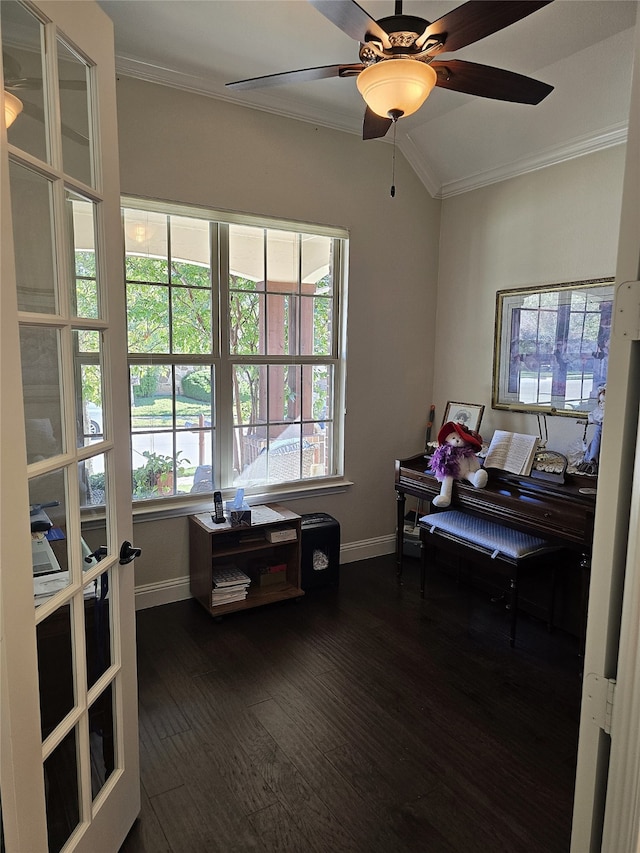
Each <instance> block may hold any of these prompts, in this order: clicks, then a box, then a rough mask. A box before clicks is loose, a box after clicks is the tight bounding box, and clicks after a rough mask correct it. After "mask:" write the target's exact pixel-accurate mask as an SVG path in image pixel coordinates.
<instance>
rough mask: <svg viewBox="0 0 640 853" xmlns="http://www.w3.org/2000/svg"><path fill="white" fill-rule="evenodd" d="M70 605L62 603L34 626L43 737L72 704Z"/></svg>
mask: <svg viewBox="0 0 640 853" xmlns="http://www.w3.org/2000/svg"><path fill="white" fill-rule="evenodd" d="M72 606H73V605H72V604H71V603H68V604H64V605H63V606H62V607H59V608H58V609H57V610H55V611H54V612H53V613H51V614H50V615H49V616H47V618H46V619H43V620H42V622H39V623H38V625H37V626H36V634H37V640H38V676H39V683H40V720H41V728H42V739H43V740H44V739H45V738H46V737H47V736H48V735H50V734H51V732H52V731H53V730H54V729H55V727H56V726H57V725H59V724H60V723H61V722H62V720H63V719H64V718H65V717H66V715H67V714H68V713H69V711H71V709H72V708H73V707H74V705H75V696H76V685H75V680H74V674H73V641H72V625H71V618H72Z"/></svg>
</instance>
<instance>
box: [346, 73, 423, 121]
mask: <svg viewBox="0 0 640 853" xmlns="http://www.w3.org/2000/svg"><path fill="white" fill-rule="evenodd" d="M356 85H357V87H358V91H359V92H360V94H361V95H362V97H363V98H364V100H365V103H366V104H367V106H368V107H369V108H370V109H372V110H373V112H374V113H376V114H377V115H379V116H383V118H387V117H389V113H390V112H391V111H392V110H394V111H395V110H397V111H399V112H400V113H402V115H405V116H410V115H411V113H415V112H416V110H419V109H420V107H421V106H422V105H423V104H424V102H425V101H426V100H427V98H428V97H429V94H430V93H431V90H432V89H433V87H434V86H435V85H436V72H435V71H434V70H433V68H432V67H431V66H430V65H426V64H425V63H424V62H419V61H418V60H415V59H386V60H382V61H381V62H376V63H375V65H369V66H368V67H367V68H365V69H364V70H363V71H361V72H360V74H358V77H357V79H356Z"/></svg>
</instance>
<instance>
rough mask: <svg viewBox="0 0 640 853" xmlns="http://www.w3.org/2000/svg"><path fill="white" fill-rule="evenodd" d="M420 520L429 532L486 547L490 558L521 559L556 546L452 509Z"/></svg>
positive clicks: (484, 549) (552, 549)
mask: <svg viewBox="0 0 640 853" xmlns="http://www.w3.org/2000/svg"><path fill="white" fill-rule="evenodd" d="M420 524H421V526H422V527H425V528H426V529H427V530H428V531H429V532H430V533H434V532H437V533H441V534H442V535H444V536H446V537H448V538H450V539H456V540H458V541H461V542H462V543H463V544H468V545H469V546H470V547H474V548H477V549H479V550H483V551H486V552H487V553H488V554H490V555H491V557H492V558H494V559H495V558H496V557H499V556H503V557H506V558H508V559H511V560H524V559H526V558H527V557H533V556H536V555H538V554H542V553H544V552H546V551H556V550H557V549H558V546H556V545H552V544H551V543H550V542H548V541H547V540H546V539H542V538H541V537H539V536H532V535H531V534H530V533H523V532H522V531H520V530H513V529H512V528H510V527H504V526H503V525H502V524H496V523H495V522H493V521H487V520H486V519H484V518H477V517H476V516H474V515H469V514H468V513H466V512H460V511H459V510H455V509H452V510H447V511H446V512H436V513H433V514H432V515H425V516H423V517H422V518H421V519H420Z"/></svg>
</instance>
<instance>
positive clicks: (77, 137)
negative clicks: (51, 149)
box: [22, 101, 89, 145]
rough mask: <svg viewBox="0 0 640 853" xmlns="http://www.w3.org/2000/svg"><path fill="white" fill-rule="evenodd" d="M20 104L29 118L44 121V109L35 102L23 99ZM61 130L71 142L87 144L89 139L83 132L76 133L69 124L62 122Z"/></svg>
mask: <svg viewBox="0 0 640 853" xmlns="http://www.w3.org/2000/svg"><path fill="white" fill-rule="evenodd" d="M22 106H23V112H24V114H25V115H27V116H31V118H34V119H36V120H37V121H40V122H43V123H44V110H43V109H42V107H39V106H37V105H36V104H31V103H29V101H23V102H22ZM61 130H62V135H63V136H66V137H67V139H71V140H72V141H73V142H78V143H79V144H80V145H89V139H88V138H87V137H86V136H84V134H82V133H78V131H77V130H74V129H73V128H72V127H69V125H66V124H63V125H62V127H61Z"/></svg>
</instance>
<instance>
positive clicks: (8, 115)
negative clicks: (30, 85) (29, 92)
mask: <svg viewBox="0 0 640 853" xmlns="http://www.w3.org/2000/svg"><path fill="white" fill-rule="evenodd" d="M21 112H22V101H21V100H20V98H16V96H15V95H12V94H11V92H7V91H6V90H5V93H4V123H5V125H6V127H7V128H9V127H11V125H12V124H13V123H14V121H15V120H16V119H17V118H18V116H19V115H20V113H21Z"/></svg>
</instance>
